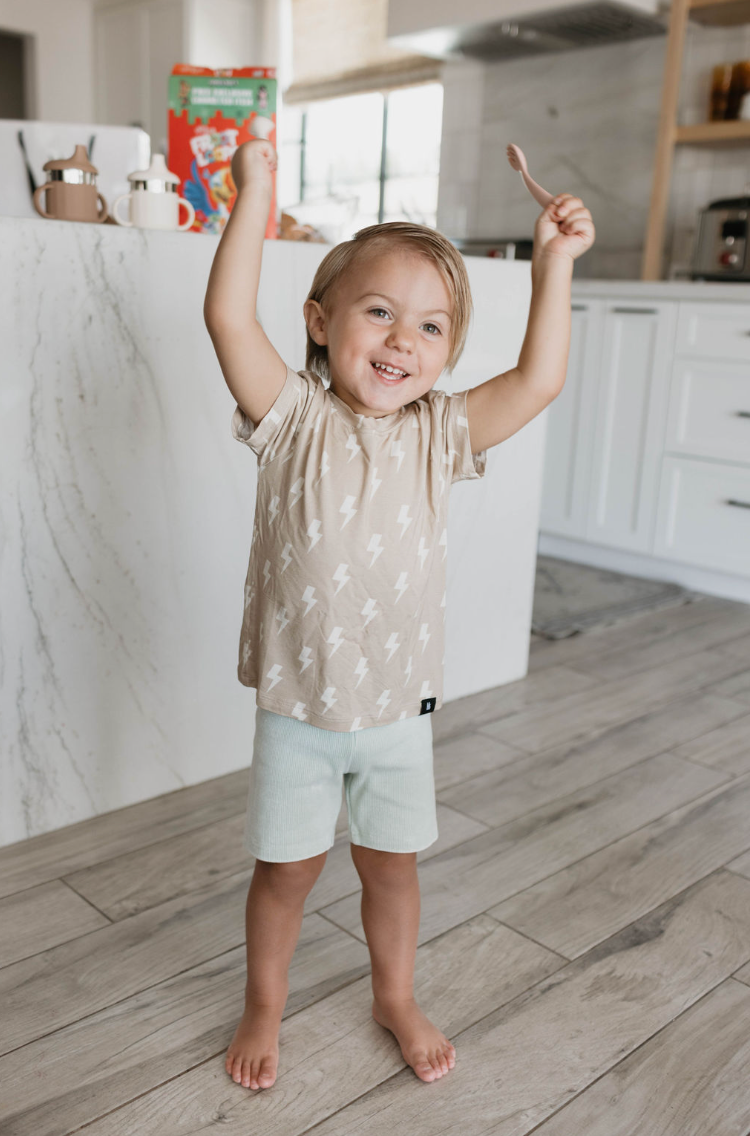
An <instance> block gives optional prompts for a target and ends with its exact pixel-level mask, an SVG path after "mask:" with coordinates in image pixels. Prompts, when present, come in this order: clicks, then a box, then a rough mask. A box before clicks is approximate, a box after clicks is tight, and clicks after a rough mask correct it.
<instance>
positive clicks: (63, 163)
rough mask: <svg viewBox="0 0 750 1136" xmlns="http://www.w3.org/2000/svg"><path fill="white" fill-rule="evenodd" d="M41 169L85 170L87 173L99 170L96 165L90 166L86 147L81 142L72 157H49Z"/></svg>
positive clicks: (96, 172) (95, 172) (94, 172)
mask: <svg viewBox="0 0 750 1136" xmlns="http://www.w3.org/2000/svg"><path fill="white" fill-rule="evenodd" d="M42 169H43V170H85V171H86V173H88V174H98V173H99V171H98V169H97V168H96V166H92V165H91V162H90V161H89V157H88V151H87V149H86V147H85V146H84V145H83V144H81V145H80V146H76V148H75V153H74V154H73V157H72V158H50V160H49V161H48V162H45V163H44V165H43V166H42Z"/></svg>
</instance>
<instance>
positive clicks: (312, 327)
mask: <svg viewBox="0 0 750 1136" xmlns="http://www.w3.org/2000/svg"><path fill="white" fill-rule="evenodd" d="M303 312H304V315H305V323H306V324H307V330H308V331H309V333H310V336H311V338H312V339H313V341H314V342H315V343H317V344H318V347H325V346H326V345H327V343H328V336H327V334H326V317H325V312H324V311H323V309H322V308H321V306H320V304H319V303H318V301H317V300H305V306H304V308H303Z"/></svg>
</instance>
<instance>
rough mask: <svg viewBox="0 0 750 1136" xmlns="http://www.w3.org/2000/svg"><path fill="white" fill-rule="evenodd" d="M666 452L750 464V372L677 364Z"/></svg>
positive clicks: (715, 365)
mask: <svg viewBox="0 0 750 1136" xmlns="http://www.w3.org/2000/svg"><path fill="white" fill-rule="evenodd" d="M666 449H667V450H671V451H673V452H677V453H684V454H695V455H697V456H704V457H708V458H719V459H722V460H724V461H739V462H748V463H750V368H748V367H747V366H746V365H745V364H744V363H730V362H727V363H724V362H711V363H709V362H702V361H697V360H696V361H695V362H692V361H688V360H687V359H678V360H677V361H676V362H675V364H674V367H673V370H672V389H671V391H670V397H669V416H668V419H667V438H666Z"/></svg>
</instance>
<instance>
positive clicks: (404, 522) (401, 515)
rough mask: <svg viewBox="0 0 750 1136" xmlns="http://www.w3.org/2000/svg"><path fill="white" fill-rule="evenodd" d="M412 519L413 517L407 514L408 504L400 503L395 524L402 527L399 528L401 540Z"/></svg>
mask: <svg viewBox="0 0 750 1136" xmlns="http://www.w3.org/2000/svg"><path fill="white" fill-rule="evenodd" d="M413 519H414V518H413V517H410V516H409V506H408V505H402V506H401V508H400V509H399V512H398V517H397V519H396V524H397V525H401V526H402V528H401V539H402V540H403V539H404V533H405V532H406V530H407V529H408V527H409V525H410V524H411V523H412V521H413Z"/></svg>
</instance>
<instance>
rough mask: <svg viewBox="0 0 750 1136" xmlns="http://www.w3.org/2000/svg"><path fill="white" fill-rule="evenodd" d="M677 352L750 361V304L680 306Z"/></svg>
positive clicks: (687, 304) (676, 340)
mask: <svg viewBox="0 0 750 1136" xmlns="http://www.w3.org/2000/svg"><path fill="white" fill-rule="evenodd" d="M679 308H680V310H679V315H678V318H677V336H676V339H675V353H676V354H677V355H694V356H696V357H703V358H708V359H737V360H743V359H744V360H746V361H748V362H750V303H746V304H724V303H704V304H691V303H681V304H680V305H679Z"/></svg>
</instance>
